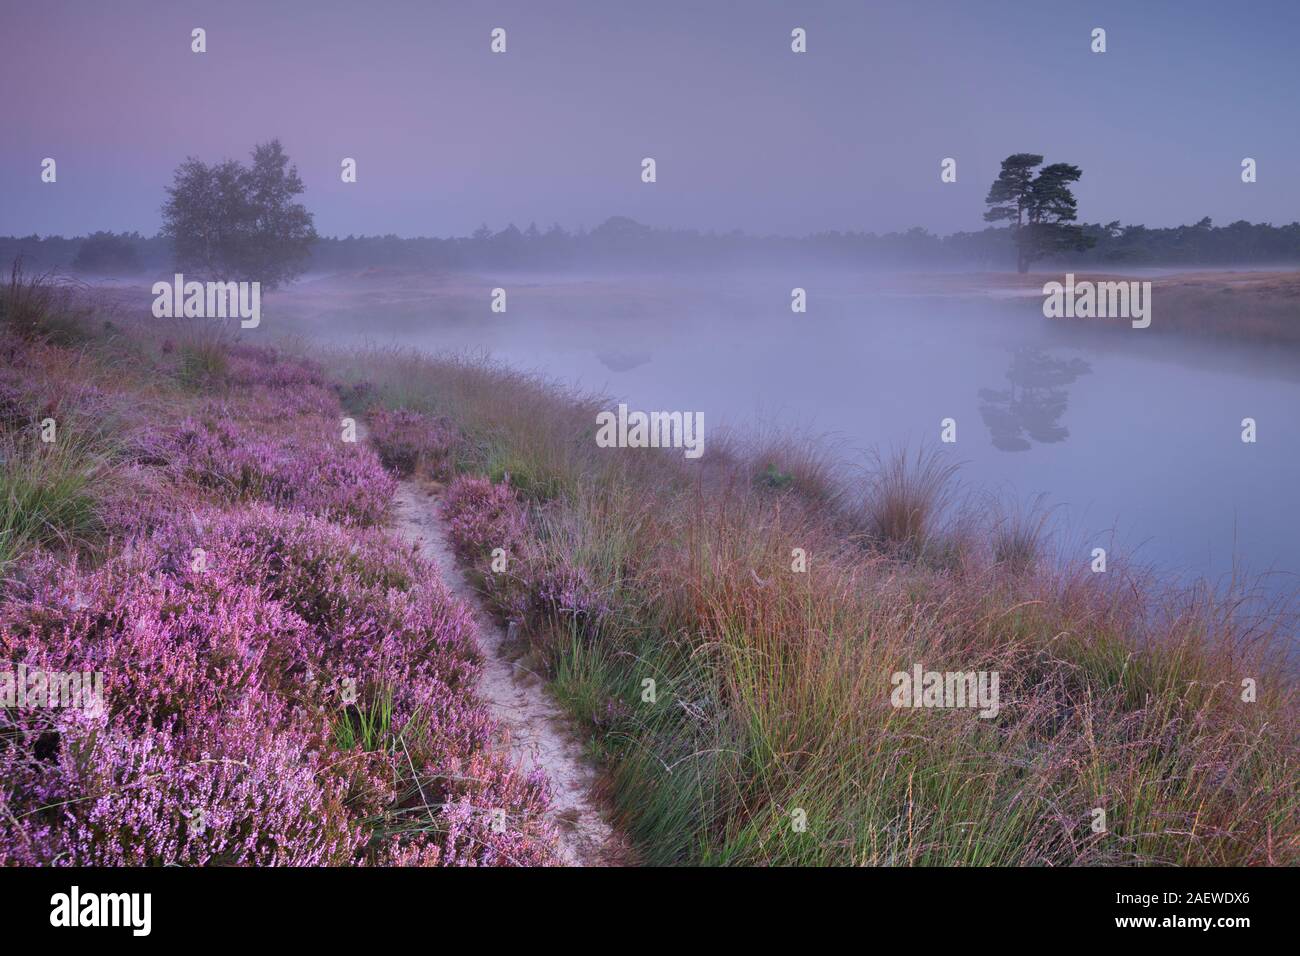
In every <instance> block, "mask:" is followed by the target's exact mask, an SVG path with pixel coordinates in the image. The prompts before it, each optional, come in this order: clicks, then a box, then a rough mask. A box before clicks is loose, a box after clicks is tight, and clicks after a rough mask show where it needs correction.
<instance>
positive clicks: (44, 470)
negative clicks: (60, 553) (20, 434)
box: [0, 438, 107, 575]
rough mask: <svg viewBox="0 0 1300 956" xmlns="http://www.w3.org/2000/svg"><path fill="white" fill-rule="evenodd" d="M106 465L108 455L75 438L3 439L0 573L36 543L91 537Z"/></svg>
mask: <svg viewBox="0 0 1300 956" xmlns="http://www.w3.org/2000/svg"><path fill="white" fill-rule="evenodd" d="M106 470H107V469H106V463H105V460H104V459H103V457H102V456H100V455H97V454H95V453H94V451H92V450H91V449H88V448H86V447H85V446H84V443H79V442H77V441H76V440H75V439H70V438H61V439H59V441H57V442H55V443H53V444H49V445H46V444H44V443H42V442H40V441H38V440H26V441H17V440H14V439H9V440H7V441H3V442H0V575H3V574H4V573H5V569H6V568H7V567H8V566H9V565H10V564H11V563H12V562H13V561H15V560H17V559H18V558H19V557H20V556H21V555H23V554H24V553H26V552H27V551H29V550H30V549H31V548H33V547H36V546H39V545H51V544H54V543H59V544H61V545H63V546H75V545H79V544H84V543H86V542H89V541H90V540H92V539H93V538H94V537H95V535H96V533H97V532H98V531H99V530H100V527H101V523H100V519H99V513H98V497H97V492H98V490H99V489H100V482H101V481H102V480H103V479H104V477H105V475H106Z"/></svg>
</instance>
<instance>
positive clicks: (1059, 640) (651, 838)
mask: <svg viewBox="0 0 1300 956" xmlns="http://www.w3.org/2000/svg"><path fill="white" fill-rule="evenodd" d="M336 359H337V362H338V365H337V367H338V368H339V369H340V370H341V371H343V372H344V373H345V374H348V375H355V376H357V377H362V378H365V379H367V380H369V381H371V382H372V383H374V385H375V397H376V400H378V401H382V402H384V403H385V404H391V405H393V406H395V407H400V406H401V405H403V404H407V405H410V406H411V407H418V408H420V409H421V410H425V411H433V412H436V413H438V414H443V415H447V416H448V417H449V418H451V420H452V421H453V422H455V423H456V424H457V425H458V426H460V427H461V429H462V431H463V432H464V433H465V434H466V436H467V444H466V448H465V449H463V450H462V452H461V455H462V458H461V470H463V471H471V472H475V473H479V474H487V475H489V476H491V477H493V478H494V479H498V480H500V479H504V477H505V475H506V474H507V473H508V474H509V477H510V481H511V483H512V484H515V485H516V487H517V488H518V489H519V490H521V491H522V492H523V493H524V495H525V497H526V498H528V499H529V500H531V501H533V502H534V503H544V506H543V507H536V506H535V507H533V509H532V511H531V513H530V524H529V527H530V532H529V538H530V543H529V548H530V549H531V550H530V553H531V554H532V557H531V559H530V560H531V561H533V562H534V563H535V566H536V567H538V568H542V567H547V568H561V567H565V566H571V567H580V568H582V569H583V570H584V572H585V573H586V575H587V576H588V577H589V578H590V580H591V581H593V582H594V583H595V585H596V587H597V588H598V589H599V590H600V593H601V594H602V596H603V597H604V598H605V599H606V600H607V601H608V603H609V604H610V606H611V607H612V613H610V614H609V615H607V616H606V617H605V618H604V619H603V620H602V621H601V622H600V624H599V625H598V626H597V627H595V628H594V629H589V630H588V631H587V632H585V633H582V634H578V633H576V632H575V630H574V627H573V624H572V621H570V620H566V619H558V620H557V619H552V618H548V617H545V616H543V617H541V618H536V619H530V620H529V621H528V622H526V626H525V628H524V635H523V636H524V637H525V638H526V639H527V640H528V641H529V642H530V643H531V644H532V646H533V648H534V649H535V651H537V652H538V653H539V654H540V655H541V657H542V658H543V660H544V662H545V664H546V666H547V668H548V669H549V673H550V676H551V678H552V690H553V692H554V694H555V696H556V698H557V699H558V700H559V701H560V702H561V704H562V705H563V706H564V707H565V709H566V710H567V711H568V712H569V713H570V714H572V715H573V717H574V718H575V719H576V720H577V721H578V722H579V724H580V725H581V726H582V727H583V728H584V731H585V733H586V735H587V738H588V749H589V751H590V753H591V754H592V755H593V756H595V757H596V758H597V759H598V760H599V761H600V763H601V765H602V767H603V769H604V778H605V784H604V787H603V790H604V792H605V793H606V794H607V795H608V797H609V799H610V801H611V803H612V806H613V808H614V811H615V818H616V819H617V821H618V822H619V824H620V825H621V826H622V827H623V829H624V830H625V831H626V832H627V834H628V835H629V837H631V839H632V840H633V842H634V843H635V844H636V846H637V849H638V854H639V856H640V858H641V859H642V860H644V862H646V863H649V864H683V863H693V864H728V865H740V864H764V865H773V864H775V865H785V864H804V865H852V864H856V865H863V864H874V865H977V866H985V865H1066V864H1133V863H1145V864H1162V865H1163V864H1175V865H1194V864H1202V865H1255V864H1263V863H1287V862H1290V863H1294V862H1296V861H1297V840H1296V833H1297V820H1298V819H1300V805H1298V804H1297V797H1296V791H1297V787H1296V783H1297V762H1296V723H1297V722H1296V720H1295V707H1296V701H1295V698H1294V693H1293V689H1292V688H1293V681H1292V680H1291V679H1290V678H1289V677H1288V675H1287V673H1286V671H1285V669H1284V668H1282V667H1280V666H1279V664H1278V662H1277V660H1276V659H1275V658H1270V657H1269V656H1268V655H1267V654H1265V653H1263V651H1264V649H1265V648H1267V647H1268V646H1269V645H1270V644H1273V645H1274V646H1276V640H1277V639H1278V638H1280V637H1282V636H1284V633H1285V632H1284V631H1283V630H1279V628H1281V627H1282V626H1283V625H1281V624H1279V623H1278V622H1276V621H1273V622H1270V621H1269V620H1255V619H1252V618H1250V617H1249V616H1247V615H1245V614H1244V613H1242V612H1241V610H1240V608H1238V607H1235V606H1234V605H1233V603H1232V597H1231V596H1229V597H1227V598H1223V597H1219V598H1215V597H1212V596H1211V595H1210V593H1209V592H1207V591H1206V590H1204V589H1195V588H1193V589H1180V588H1178V587H1175V586H1172V585H1165V584H1162V583H1160V582H1159V581H1155V580H1153V579H1152V578H1150V576H1148V575H1143V574H1141V573H1136V572H1134V573H1129V572H1127V571H1126V570H1125V569H1124V568H1123V567H1121V566H1120V565H1121V564H1122V562H1118V561H1112V571H1111V573H1108V574H1107V575H1090V574H1081V573H1079V572H1077V571H1065V570H1061V569H1058V568H1055V567H1053V566H1052V565H1051V564H1050V563H1049V562H1048V561H1047V560H1046V555H1045V554H1044V553H1043V551H1044V549H1043V541H1044V539H1045V536H1046V515H1045V514H1044V513H1043V512H1042V511H1041V509H1037V508H1029V509H1028V510H1026V511H1023V512H1017V511H1014V510H1011V511H1007V510H1003V509H981V510H974V511H963V509H961V508H959V507H957V506H956V505H955V504H954V502H955V501H956V498H955V495H954V493H953V487H954V479H955V472H956V466H955V464H954V463H953V462H951V461H949V460H948V459H947V458H945V457H942V456H941V455H939V454H938V453H937V452H929V453H927V452H924V451H922V452H917V453H905V452H896V453H894V454H892V455H883V456H876V457H875V458H874V459H871V460H869V462H868V468H867V476H866V480H865V481H864V482H862V484H861V487H862V489H863V493H862V495H861V497H860V498H859V499H857V500H854V499H851V498H847V497H845V496H842V495H841V494H839V492H838V490H837V489H836V488H834V487H833V482H832V480H831V479H832V476H833V475H834V474H835V473H836V471H835V468H834V467H833V465H832V463H831V462H829V461H828V460H827V458H826V457H825V456H824V455H822V454H821V453H819V452H818V451H817V449H816V448H814V447H811V446H809V445H808V444H807V443H803V442H781V441H779V440H775V441H774V440H771V439H769V440H767V441H766V442H759V443H756V444H755V445H754V447H753V448H751V449H748V450H747V449H746V448H745V447H744V446H741V445H739V444H737V445H734V446H730V447H726V448H723V449H722V450H721V451H719V450H718V446H717V445H716V444H715V446H714V448H713V450H711V451H710V453H708V454H706V455H705V457H704V459H702V460H701V461H700V462H698V463H695V464H694V465H684V464H683V463H682V460H681V459H680V457H679V456H671V455H655V454H653V453H649V452H647V453H645V454H640V455H638V454H636V453H635V452H633V451H628V452H626V453H609V450H598V449H596V448H595V447H594V442H593V441H591V435H590V421H591V420H592V419H594V408H596V407H599V402H595V403H594V404H593V403H592V400H591V399H590V398H589V397H588V396H573V395H570V394H567V393H565V392H563V391H562V390H551V389H549V388H548V387H547V386H546V385H545V383H541V382H538V381H537V380H536V379H532V378H529V377H526V376H519V375H518V374H517V373H513V372H510V371H508V370H502V369H500V368H499V367H495V366H491V365H484V366H478V367H475V366H473V365H472V364H471V363H466V362H465V361H464V360H446V359H439V358H423V359H421V358H418V357H415V356H411V355H401V356H398V355H395V354H392V353H388V354H382V353H367V354H365V355H362V356H358V357H356V359H355V360H350V359H348V358H347V357H346V356H342V357H336ZM353 362H354V363H355V364H350V363H353ZM774 492H775V493H774ZM1008 515H1009V517H1008ZM794 547H799V548H802V549H804V550H805V551H806V553H807V554H808V570H807V572H805V573H795V572H793V571H792V569H791V559H790V555H791V549H792V548H794ZM1270 628H1271V635H1272V636H1271V637H1270ZM1261 635H1262V637H1261ZM915 662H922V663H923V664H924V666H925V667H926V669H937V670H962V671H966V670H996V671H998V672H999V673H1000V674H1001V677H1002V686H1001V696H1002V702H1003V706H1002V710H1001V711H1000V713H999V715H998V716H997V717H996V718H995V719H992V720H984V719H981V718H979V717H977V716H975V715H974V714H973V713H970V712H966V711H960V712H954V711H945V710H912V709H906V708H905V709H895V708H893V707H892V706H891V705H890V700H889V689H890V685H889V682H888V676H889V674H890V673H891V672H893V671H895V670H908V669H909V668H910V667H911V666H912V665H913V664H914V663H915ZM1243 674H1250V675H1253V676H1256V677H1257V678H1258V679H1259V682H1260V686H1261V687H1266V688H1267V698H1266V697H1265V696H1264V695H1263V694H1262V695H1261V697H1260V700H1259V702H1258V703H1257V704H1256V705H1252V706H1243V705H1242V702H1241V701H1240V700H1239V696H1238V691H1239V683H1240V678H1241V676H1242V675H1243ZM1264 675H1267V676H1264ZM646 680H653V681H654V682H655V690H656V701H655V702H654V703H649V702H647V701H645V700H644V699H643V696H642V695H643V691H644V687H645V684H644V682H645V681H646ZM1098 807H1101V808H1103V809H1105V810H1106V814H1107V825H1108V826H1107V830H1106V831H1105V832H1102V833H1094V832H1093V831H1092V829H1091V820H1092V816H1091V814H1092V811H1093V810H1094V809H1095V808H1098Z"/></svg>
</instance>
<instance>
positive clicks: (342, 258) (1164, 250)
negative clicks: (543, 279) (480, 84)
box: [0, 140, 1300, 288]
mask: <svg viewBox="0 0 1300 956" xmlns="http://www.w3.org/2000/svg"><path fill="white" fill-rule="evenodd" d="M1081 176H1082V171H1081V170H1080V169H1079V167H1077V166H1073V165H1071V164H1069V163H1052V164H1049V165H1046V166H1044V165H1043V157H1042V156H1041V155H1038V154H1034V153H1015V154H1012V155H1011V156H1008V157H1007V158H1006V159H1005V160H1003V162H1002V166H1001V170H1000V172H999V174H998V177H997V179H995V180H994V182H993V184H992V186H991V187H990V189H989V193H988V196H987V198H986V200H985V201H986V204H987V205H988V207H989V208H988V211H987V212H986V213H985V214H984V219H985V221H986V222H989V223H1007V227H1006V228H999V227H998V226H996V225H990V226H988V227H986V228H985V229H982V230H979V231H974V232H956V233H952V234H951V235H947V236H940V235H936V234H934V233H932V232H929V231H928V230H925V229H921V228H913V229H909V230H907V231H905V232H890V233H885V234H877V233H871V232H838V231H832V232H821V233H816V234H814V235H810V236H804V237H802V238H791V237H781V236H757V235H749V234H746V233H742V232H740V231H739V230H735V231H732V232H725V233H720V232H702V231H699V230H695V229H660V228H655V227H651V226H647V225H644V224H642V223H639V222H636V221H634V220H632V219H629V218H627V217H625V216H613V217H611V218H609V219H607V220H605V221H604V222H602V223H601V224H600V225H598V226H596V227H595V228H593V229H591V230H587V229H585V228H579V229H578V230H577V231H573V232H571V231H568V230H566V229H564V228H563V227H562V226H560V225H558V224H555V225H552V226H550V227H549V228H547V229H539V228H538V226H537V225H536V223H531V224H529V225H528V226H527V227H526V228H524V229H520V228H519V227H518V226H516V225H514V224H513V223H512V224H510V225H508V226H506V227H505V228H504V229H501V230H499V231H493V230H491V229H489V228H488V227H487V226H486V224H485V225H483V226H481V227H480V228H479V229H477V230H475V232H474V233H473V234H471V235H469V236H461V237H450V238H426V237H419V238H401V237H398V236H395V235H386V236H345V237H321V236H318V235H317V234H316V230H315V227H314V225H313V221H312V214H311V213H310V212H308V211H307V209H306V207H304V206H303V205H302V204H301V203H300V202H298V201H297V197H298V196H299V195H301V194H302V192H303V184H302V180H301V179H300V178H299V176H298V171H297V169H296V168H295V167H294V166H293V165H292V164H291V163H290V162H289V158H288V156H287V155H286V154H285V152H284V149H283V147H282V146H281V145H280V143H279V141H278V140H272V141H270V142H268V143H264V144H260V145H258V146H257V147H255V148H254V149H253V151H252V162H251V164H248V165H245V164H243V163H240V162H239V161H237V160H223V161H221V162H218V163H213V164H208V163H205V162H204V161H202V160H201V159H198V158H197V157H189V158H188V159H186V160H185V161H184V162H183V163H182V164H181V165H180V166H178V167H177V169H176V171H175V173H174V176H173V181H172V184H171V185H170V186H169V187H168V188H167V190H166V202H165V203H164V205H163V208H162V212H163V228H162V229H161V230H160V231H159V233H158V234H157V235H155V236H142V235H140V234H139V233H137V232H128V233H113V232H96V233H92V234H90V235H88V236H77V237H71V238H64V237H62V236H46V237H40V236H35V235H32V236H26V237H12V236H11V237H0V262H11V261H13V259H15V258H16V257H22V259H23V260H24V263H25V265H26V267H27V268H32V269H38V270H42V271H43V270H70V271H73V272H80V273H84V274H88V275H96V274H99V275H129V274H133V273H147V274H159V273H163V272H166V271H168V270H170V269H173V268H174V269H176V270H178V271H183V272H186V273H187V274H194V275H195V277H199V276H206V277H210V278H219V279H231V278H247V279H258V280H260V281H261V282H262V284H263V285H264V286H266V287H268V288H273V287H274V286H276V285H278V284H281V283H283V282H286V281H289V280H291V279H292V278H293V277H294V276H296V275H299V274H301V273H302V272H304V271H309V272H338V271H349V270H361V269H370V268H383V267H392V268H412V269H436V270H456V269H518V270H528V269H533V270H555V269H564V268H583V269H593V268H594V269H601V268H606V269H610V270H619V271H631V270H638V269H640V270H647V271H653V270H658V269H677V270H680V269H716V268H719V267H722V268H726V267H735V268H744V267H746V266H764V267H765V266H777V265H791V266H803V265H815V266H848V267H853V268H866V269H871V268H880V269H909V268H910V269H921V270H927V269H935V270H941V269H975V270H981V271H1002V270H1004V269H1005V268H1006V267H1007V266H1008V265H1009V264H1010V263H1011V262H1015V263H1016V265H1017V268H1018V269H1019V271H1021V272H1024V271H1026V270H1027V269H1028V268H1029V267H1030V266H1031V265H1032V264H1034V263H1040V264H1042V265H1044V266H1047V267H1050V268H1056V267H1067V268H1068V267H1073V268H1079V269H1084V268H1092V269H1106V268H1115V269H1122V268H1132V267H1141V266H1165V267H1192V266H1213V265H1225V266H1242V265H1287V264H1294V263H1300V222H1292V223H1290V224H1288V225H1284V226H1274V225H1272V224H1269V223H1250V222H1245V221H1244V220H1243V221H1239V222H1234V223H1231V224H1229V225H1226V226H1215V225H1214V224H1213V223H1212V222H1211V221H1210V219H1209V217H1206V218H1203V219H1201V220H1199V221H1198V222H1196V223H1194V224H1192V225H1184V226H1173V227H1168V228H1149V227H1147V226H1142V225H1121V224H1120V222H1119V221H1114V222H1109V223H1078V222H1077V219H1078V209H1077V204H1076V202H1075V199H1074V195H1073V193H1072V192H1071V188H1070V187H1071V186H1072V184H1073V183H1075V182H1077V181H1078V180H1079V178H1080V177H1081Z"/></svg>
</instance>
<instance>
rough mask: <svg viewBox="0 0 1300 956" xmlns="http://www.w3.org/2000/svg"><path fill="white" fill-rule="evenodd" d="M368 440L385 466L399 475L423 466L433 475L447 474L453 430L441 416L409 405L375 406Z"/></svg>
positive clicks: (452, 442)
mask: <svg viewBox="0 0 1300 956" xmlns="http://www.w3.org/2000/svg"><path fill="white" fill-rule="evenodd" d="M369 422H370V440H371V441H372V442H373V443H374V445H375V449H376V450H377V451H378V452H379V458H380V460H381V461H383V463H384V465H385V466H386V467H388V468H390V469H392V470H393V471H394V472H396V473H397V474H399V475H409V474H411V473H412V472H414V471H415V470H416V469H417V468H423V469H426V470H428V471H429V472H430V474H432V475H433V476H435V477H438V478H446V477H448V476H449V465H450V462H449V457H450V455H451V451H452V447H453V445H454V444H455V441H456V432H455V429H454V428H453V427H452V426H451V425H450V424H449V423H448V422H446V421H445V420H443V419H435V418H430V417H429V416H428V415H423V414H421V413H420V412H417V411H414V410H413V409H409V408H401V409H397V410H395V411H394V410H391V409H387V408H381V407H377V408H374V409H372V410H371V412H370V418H369Z"/></svg>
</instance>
